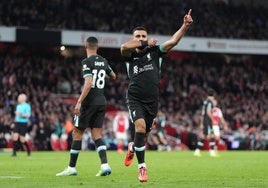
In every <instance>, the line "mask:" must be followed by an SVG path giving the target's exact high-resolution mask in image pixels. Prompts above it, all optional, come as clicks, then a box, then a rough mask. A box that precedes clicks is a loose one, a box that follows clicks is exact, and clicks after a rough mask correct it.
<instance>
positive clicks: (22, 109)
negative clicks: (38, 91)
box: [15, 103, 31, 123]
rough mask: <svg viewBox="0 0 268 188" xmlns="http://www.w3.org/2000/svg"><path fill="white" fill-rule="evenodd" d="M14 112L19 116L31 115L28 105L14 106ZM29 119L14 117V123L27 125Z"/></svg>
mask: <svg viewBox="0 0 268 188" xmlns="http://www.w3.org/2000/svg"><path fill="white" fill-rule="evenodd" d="M16 112H18V113H21V114H27V115H29V116H30V115H31V106H30V104H28V103H21V104H18V105H17V106H16ZM28 121H29V118H27V117H23V116H20V115H16V118H15V122H17V123H27V122H28Z"/></svg>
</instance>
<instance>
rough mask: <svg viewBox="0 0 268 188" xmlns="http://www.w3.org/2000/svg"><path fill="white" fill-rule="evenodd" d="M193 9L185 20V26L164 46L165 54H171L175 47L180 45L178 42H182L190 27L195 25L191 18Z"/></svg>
mask: <svg viewBox="0 0 268 188" xmlns="http://www.w3.org/2000/svg"><path fill="white" fill-rule="evenodd" d="M191 13H192V9H190V10H189V11H188V13H187V14H186V15H185V16H184V18H183V24H182V26H181V27H180V29H179V30H178V31H177V32H176V33H174V34H173V36H172V37H171V38H170V39H169V40H168V41H166V42H164V43H163V44H162V49H163V51H164V52H169V51H170V50H171V49H172V48H173V47H174V46H176V45H177V44H178V42H179V41H180V40H181V38H182V37H183V35H184V34H185V32H186V31H187V29H188V28H189V27H190V25H191V24H192V23H193V19H192V16H191Z"/></svg>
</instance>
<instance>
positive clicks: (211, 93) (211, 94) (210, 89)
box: [207, 88, 215, 97]
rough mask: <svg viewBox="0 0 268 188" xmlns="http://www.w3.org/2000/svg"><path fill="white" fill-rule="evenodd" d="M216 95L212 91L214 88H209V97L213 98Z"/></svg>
mask: <svg viewBox="0 0 268 188" xmlns="http://www.w3.org/2000/svg"><path fill="white" fill-rule="evenodd" d="M214 94H215V90H214V89H212V88H208V90H207V95H208V96H210V97H212V96H214Z"/></svg>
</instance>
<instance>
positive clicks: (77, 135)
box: [56, 127, 85, 176]
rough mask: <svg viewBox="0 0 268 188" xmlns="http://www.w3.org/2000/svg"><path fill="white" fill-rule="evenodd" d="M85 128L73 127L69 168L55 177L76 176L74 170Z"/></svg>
mask: <svg viewBox="0 0 268 188" xmlns="http://www.w3.org/2000/svg"><path fill="white" fill-rule="evenodd" d="M84 131H85V128H78V127H74V129H73V131H72V137H73V141H72V144H71V149H70V159H69V166H68V167H67V168H65V169H64V170H63V171H62V172H60V173H57V174H56V176H76V175H77V171H76V169H75V167H76V163H77V159H78V156H79V152H80V150H81V147H82V136H83V133H84Z"/></svg>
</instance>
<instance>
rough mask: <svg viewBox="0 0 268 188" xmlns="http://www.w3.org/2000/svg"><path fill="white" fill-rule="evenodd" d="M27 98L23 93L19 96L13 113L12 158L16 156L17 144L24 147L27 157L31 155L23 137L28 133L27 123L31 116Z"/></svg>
mask: <svg viewBox="0 0 268 188" xmlns="http://www.w3.org/2000/svg"><path fill="white" fill-rule="evenodd" d="M26 101H27V96H26V94H24V93H21V94H19V96H18V104H17V106H16V111H15V115H16V117H15V127H14V130H13V153H12V156H17V152H16V151H17V150H18V149H19V142H21V143H22V144H23V145H25V147H26V149H27V154H28V156H30V155H31V150H30V147H29V145H28V143H27V142H26V140H25V135H26V133H27V131H28V122H29V118H30V116H31V105H30V104H29V103H27V102H26Z"/></svg>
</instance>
